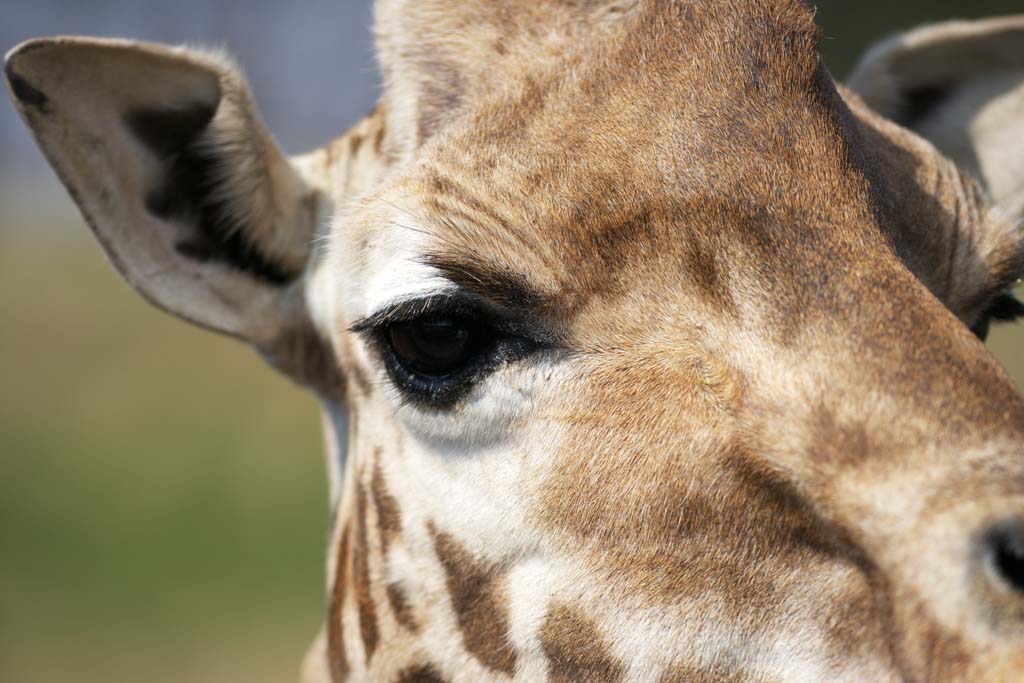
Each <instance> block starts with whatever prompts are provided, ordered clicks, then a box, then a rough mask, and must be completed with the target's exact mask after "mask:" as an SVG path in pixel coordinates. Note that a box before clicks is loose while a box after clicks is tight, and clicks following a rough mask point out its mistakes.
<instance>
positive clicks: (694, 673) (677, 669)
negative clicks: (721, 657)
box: [658, 665, 748, 683]
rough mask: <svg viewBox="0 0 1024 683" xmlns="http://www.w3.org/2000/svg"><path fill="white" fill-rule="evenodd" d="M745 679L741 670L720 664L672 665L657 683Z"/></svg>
mask: <svg viewBox="0 0 1024 683" xmlns="http://www.w3.org/2000/svg"><path fill="white" fill-rule="evenodd" d="M747 680H748V679H747V676H746V675H745V674H743V673H742V672H740V671H737V670H730V669H727V668H725V667H724V666H721V665H716V666H712V667H711V668H707V669H695V668H693V667H691V666H674V667H672V668H670V669H669V670H668V671H666V672H665V673H663V674H662V675H661V678H659V679H658V683H745V681H747Z"/></svg>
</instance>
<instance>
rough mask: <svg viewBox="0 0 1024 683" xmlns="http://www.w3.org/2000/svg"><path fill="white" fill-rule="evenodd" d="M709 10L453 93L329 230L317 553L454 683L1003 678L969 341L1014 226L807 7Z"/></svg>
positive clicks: (981, 399) (981, 354)
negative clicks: (968, 240) (339, 471)
mask: <svg viewBox="0 0 1024 683" xmlns="http://www.w3.org/2000/svg"><path fill="white" fill-rule="evenodd" d="M707 14H714V13H713V12H711V11H710V10H707V11H705V12H704V13H702V12H701V11H699V10H693V12H692V13H691V14H690V15H687V16H682V15H674V14H672V12H670V11H665V12H662V13H653V12H652V16H649V17H643V16H641V17H639V18H636V19H635V20H634V21H633V22H632V23H627V25H626V26H625V28H623V29H622V31H621V32H620V33H618V34H614V35H612V36H611V37H609V38H608V39H607V43H603V44H602V45H601V46H600V47H599V48H596V49H594V50H592V51H590V52H587V53H586V54H584V55H579V56H577V57H576V61H574V62H573V69H572V70H571V72H568V73H567V72H566V71H564V70H563V71H557V72H547V71H544V70H538V71H537V72H536V73H531V74H530V76H529V77H528V78H525V79H523V81H521V82H519V83H516V84H515V85H513V86H510V87H508V88H506V89H505V90H504V91H502V92H501V93H500V94H499V95H496V96H492V97H483V98H481V100H480V101H479V102H478V103H476V104H474V106H472V107H467V109H466V110H465V112H464V113H463V114H462V115H461V116H460V117H457V118H456V119H455V121H454V122H453V123H452V124H450V126H449V127H448V128H446V129H444V130H443V131H442V132H440V133H438V134H436V135H435V136H433V137H432V138H430V139H429V140H427V141H425V142H424V143H423V144H422V146H421V147H419V148H417V149H416V151H415V153H414V155H413V160H412V161H410V162H409V163H408V164H407V165H406V166H405V167H404V168H402V169H401V170H399V171H396V172H395V173H394V174H393V175H392V176H390V177H389V179H388V180H387V181H386V182H384V183H382V185H381V186H380V187H379V188H378V189H377V190H376V191H375V192H374V193H372V194H371V195H370V196H368V197H366V198H364V199H363V200H361V201H360V202H359V203H358V205H357V206H355V207H354V208H352V209H351V210H350V211H349V212H347V213H346V214H345V218H344V221H343V222H340V223H338V224H337V225H336V228H335V233H334V235H333V237H332V239H333V243H332V247H331V249H330V257H329V258H328V260H327V261H326V263H325V265H324V268H325V269H327V270H328V271H329V272H331V273H332V275H331V277H329V278H327V279H326V281H327V282H328V283H329V285H328V286H329V287H330V292H329V293H328V294H325V295H324V298H326V299H331V300H333V301H337V302H340V303H339V305H338V306H337V308H336V309H334V310H333V311H332V315H333V318H332V319H331V320H330V321H325V322H324V324H323V325H322V328H323V329H329V330H331V335H332V338H333V340H334V346H335V348H336V349H337V351H338V358H339V363H340V365H341V367H343V368H346V369H347V371H348V374H349V379H350V381H349V382H348V385H347V386H348V391H349V392H350V403H351V405H352V408H353V413H352V420H353V426H352V428H351V431H350V435H351V439H350V441H349V448H350V451H349V458H350V463H351V464H350V468H349V471H348V476H347V481H348V486H349V487H350V488H349V494H350V495H349V498H351V499H352V500H355V501H358V502H357V504H356V511H355V516H354V518H355V519H363V520H367V519H368V520H370V521H369V524H370V525H371V531H369V532H363V531H357V532H354V533H355V535H356V536H359V535H360V534H362V535H363V540H362V542H361V543H359V542H355V541H345V543H344V545H346V546H347V545H348V544H349V543H352V544H353V545H352V546H351V547H352V548H353V550H352V551H351V552H354V553H357V554H359V553H362V554H367V553H368V554H370V555H371V557H373V558H374V559H373V560H372V561H371V564H373V565H374V567H373V568H367V569H366V571H367V572H368V576H369V578H367V579H366V580H365V581H364V583H365V584H366V585H367V586H369V585H372V584H373V583H374V579H376V580H377V581H380V582H383V583H386V584H387V585H389V586H391V587H392V588H393V589H394V590H397V591H399V592H400V594H401V595H403V596H408V597H407V598H405V599H403V600H402V601H401V604H402V607H403V610H408V612H407V613H406V612H401V613H402V614H409V615H415V616H413V617H410V619H411V621H412V622H413V623H415V624H416V628H417V629H426V630H431V629H437V630H436V631H435V634H436V633H448V634H449V636H450V637H451V638H453V639H455V640H456V641H461V643H462V645H463V647H464V648H465V650H466V653H467V654H468V655H469V659H470V661H472V666H474V667H479V668H478V669H473V668H467V669H465V670H466V671H474V670H475V671H476V672H477V674H476V675H479V676H494V675H500V674H512V673H516V672H518V673H519V674H520V675H524V672H529V671H544V670H546V671H547V672H548V673H549V674H550V675H552V676H553V677H554V680H562V679H560V678H559V673H558V672H559V671H560V669H559V667H564V668H565V671H564V672H563V673H564V675H565V679H564V680H576V679H578V678H579V676H580V675H581V674H580V671H592V672H594V671H596V672H599V675H598V674H596V673H595V674H594V676H595V678H594V680H624V679H625V678H630V677H632V676H641V677H643V676H654V677H655V678H657V677H658V676H661V677H662V678H661V680H744V681H745V680H776V679H777V680H801V681H802V680H807V681H811V680H850V681H853V680H909V679H906V678H905V677H907V676H923V677H927V678H928V679H929V680H964V681H967V680H991V681H1008V680H1011V678H1010V676H1011V675H1013V674H1011V673H1009V672H1012V671H1016V670H1018V667H1019V666H1020V665H1021V664H1022V663H1024V659H1022V653H1024V649H1022V641H1021V640H1020V637H1021V630H1020V628H1019V621H1018V617H1017V616H1015V615H1018V614H1020V613H1021V610H1022V609H1024V586H1022V585H1021V582H1020V568H1021V566H1022V563H1021V558H1020V550H1019V545H1018V544H1019V543H1021V541H1022V538H1021V536H1020V533H1019V531H1018V529H1019V528H1020V522H1019V520H1020V519H1024V517H1021V515H1024V495H1022V494H1024V490H1022V489H1021V481H1022V479H1021V475H1022V474H1024V469H1022V467H1024V459H1022V458H1021V456H1020V443H1021V435H1022V430H1024V405H1022V403H1021V401H1020V398H1019V397H1018V395H1017V393H1016V390H1015V389H1014V387H1013V386H1012V384H1011V383H1010V381H1009V380H1008V379H1007V378H1006V376H1005V374H1004V373H1003V372H1002V371H1001V370H1000V369H999V368H998V367H997V365H996V364H995V362H994V361H993V360H992V359H991V357H990V355H989V354H988V352H987V351H986V350H985V349H984V346H983V345H982V344H981V343H980V342H979V341H978V340H977V339H976V338H975V335H973V334H972V333H971V331H970V330H969V329H968V326H975V327H976V328H979V329H980V327H981V326H983V323H985V322H986V320H985V318H986V315H987V314H986V311H987V310H988V308H989V307H990V305H991V303H992V302H993V301H996V300H997V299H999V297H1000V296H1002V292H1004V291H1005V289H1006V288H1007V286H1008V285H1009V284H1010V283H1011V282H1012V281H1013V280H1014V279H1015V278H1016V277H1018V276H1019V275H1020V271H1019V266H1018V265H1017V264H1019V263H1020V262H1021V256H1022V254H1024V247H1022V244H1021V240H1020V237H1019V236H1018V234H1017V233H1016V232H1015V229H1014V227H1013V225H1012V223H1011V222H1010V221H1008V220H1007V219H1006V218H1005V217H1003V216H1002V215H1000V214H999V213H998V211H996V210H995V209H994V208H993V207H992V206H991V205H990V204H989V201H988V200H987V199H986V198H985V197H984V196H983V195H982V194H981V192H980V191H979V190H978V189H977V188H976V186H975V185H974V183H973V181H971V180H970V179H968V178H967V177H966V176H963V175H961V174H960V173H959V172H958V171H957V170H956V168H955V167H954V166H953V165H952V164H951V163H950V162H949V161H948V160H947V159H945V158H944V157H942V156H941V155H940V154H939V153H937V152H936V151H935V150H934V148H931V147H929V146H927V145H926V144H924V143H922V142H921V141H920V140H918V139H917V138H916V137H914V136H913V135H911V134H910V133H909V132H907V131H904V130H903V129H897V128H896V127H895V126H892V125H891V124H888V123H887V122H884V121H882V120H880V119H878V118H877V117H876V116H875V115H874V114H872V113H871V112H870V110H868V109H867V108H866V107H864V106H863V105H862V104H861V103H860V102H859V101H858V100H857V99H856V97H855V96H853V95H851V94H849V93H845V92H844V93H840V92H839V91H837V90H836V87H835V86H834V84H833V82H832V80H831V78H830V77H829V76H828V75H827V73H826V72H825V70H824V69H823V67H821V65H820V63H819V61H818V57H817V42H816V40H817V39H816V35H817V34H816V30H815V29H814V28H813V26H812V25H811V24H810V18H809V15H807V14H802V13H797V14H795V15H794V16H791V17H788V18H784V19H778V18H776V20H777V21H778V24H777V25H776V26H775V30H777V31H779V33H778V34H775V35H773V36H772V38H770V39H769V40H768V41H767V42H764V40H763V38H762V37H757V36H755V35H753V34H752V35H751V37H749V38H742V37H739V38H736V40H735V42H734V43H731V44H728V45H722V44H720V43H719V42H716V36H717V35H718V30H719V29H720V28H721V27H720V25H719V23H718V22H719V21H723V20H724V18H723V17H721V16H716V17H714V18H709V16H706V15H707ZM758 18H760V19H764V17H763V16H760V15H758V14H757V12H755V11H752V10H749V9H747V10H742V11H738V12H737V13H736V15H735V16H732V17H731V19H732V20H734V21H736V22H739V23H742V22H752V21H755V20H756V19H758ZM679 22H682V24H681V25H680V23H679ZM651 45H657V46H658V47H659V49H658V51H657V52H651V51H649V49H648V46H651ZM709 53H710V54H711V55H712V58H710V59H709V58H708V54H709ZM641 63H642V65H643V66H642V68H641V67H640V66H639V64H641ZM652 92H657V93H658V96H657V97H651V93H652ZM922 167H925V168H927V169H929V171H930V172H931V173H932V174H933V178H935V179H937V180H933V181H932V182H930V183H925V182H923V181H922V180H921V179H920V175H918V174H919V173H920V168H922ZM958 212H959V213H958ZM958 216H959V217H958ZM968 216H969V218H967V217H968ZM923 224H926V227H922V225H923ZM923 230H930V231H932V232H930V233H929V234H928V235H923V234H922V231H923ZM957 232H963V233H969V234H970V235H972V239H973V240H974V242H973V244H972V246H971V247H967V248H964V247H957V246H956V245H955V244H953V243H954V242H955V241H956V239H957V238H956V236H955V233H957ZM922 243H930V244H931V245H932V246H931V247H930V248H932V249H933V251H932V252H928V251H927V250H922V248H921V246H920V245H921V244H922ZM353 244H355V245H359V246H358V248H356V249H353ZM943 245H949V248H948V249H947V248H945V247H943ZM997 254H998V256H997ZM965 323H966V324H965ZM375 492H376V493H375ZM382 500H386V501H388V502H387V503H386V504H384V505H383V509H384V510H385V511H386V514H383V513H382V506H381V504H380V502H381V501H382ZM382 514H383V516H384V517H386V518H387V519H389V520H392V521H391V523H390V526H389V525H388V524H383V525H379V526H380V529H379V530H378V533H377V537H378V539H379V540H377V541H375V540H374V536H375V534H374V532H373V530H372V529H373V527H372V520H373V519H374V518H376V519H377V520H378V522H380V519H381V517H382ZM396 519H400V520H401V523H400V524H395V523H394V520H396ZM366 523H367V522H365V521H364V522H361V524H366ZM399 529H400V532H399V531H398V530H399ZM353 571H355V572H356V574H357V577H356V579H357V580H356V581H355V584H353V585H355V586H356V587H357V588H356V591H357V592H358V590H359V589H358V584H359V581H358V573H359V571H360V569H359V564H358V562H356V563H355V564H354V565H353ZM467 582H469V583H470V584H472V585H473V586H475V588H474V589H473V591H474V592H473V593H472V594H471V595H470V596H468V597H467V596H466V595H463V594H462V591H464V590H467V588H466V585H467ZM368 591H369V593H370V596H371V598H372V595H373V589H372V588H370V589H368ZM383 596H384V594H383V593H381V599H380V600H379V601H378V602H379V603H380V604H381V605H384V607H383V609H382V610H380V609H379V610H377V611H376V612H375V613H374V617H373V619H372V621H373V623H375V624H383V626H381V628H386V625H387V624H388V623H390V622H397V623H398V625H399V627H398V628H397V631H399V632H404V633H405V635H406V636H407V637H408V636H410V634H411V633H413V632H414V631H413V630H412V629H411V628H409V627H405V628H402V625H401V621H402V620H401V619H400V618H398V617H397V616H396V617H395V618H394V619H392V618H391V617H389V616H387V615H388V614H389V613H390V612H392V611H394V602H393V601H392V603H391V607H390V608H388V607H387V605H388V600H385V599H383ZM423 596H445V597H443V598H440V599H438V598H436V597H430V598H425V597H423ZM367 599H370V598H367ZM389 599H390V598H389ZM357 602H358V600H357ZM399 614H400V612H397V611H396V612H395V615H399ZM359 615H360V624H364V622H366V621H370V618H369V617H368V616H367V614H366V611H365V610H361V611H359ZM342 621H344V619H343V618H342ZM350 633H351V632H350ZM415 633H421V631H415ZM364 635H365V634H364ZM384 640H385V641H386V642H396V641H395V637H391V638H387V639H384ZM341 641H342V642H346V641H344V639H343V638H342V639H341ZM738 641H743V644H742V645H741V644H738ZM371 642H372V643H373V645H372V646H370V645H368V644H367V643H366V641H365V639H364V641H363V649H362V650H363V653H364V654H366V653H367V652H369V660H368V661H370V662H371V663H372V662H374V661H379V660H381V659H386V658H382V657H377V659H376V660H375V659H374V657H375V656H376V655H375V654H374V652H375V651H376V648H377V647H383V646H378V645H377V644H376V642H377V641H376V640H372V641H371ZM421 642H422V641H421ZM426 642H429V640H428V641H426ZM340 649H346V650H347V651H348V652H349V653H351V652H352V651H353V650H354V651H356V652H359V648H358V647H355V648H353V647H352V646H351V644H350V645H349V646H347V648H340V646H339V648H338V649H335V650H334V651H332V654H333V656H338V652H339V651H340ZM538 662H541V663H540V664H538ZM438 666H439V669H438V670H439V671H441V670H448V669H447V668H446V667H445V666H444V665H440V664H439V665H438ZM448 666H450V664H449V665H448ZM371 670H372V669H371ZM673 676H675V678H673ZM715 676H719V677H723V676H724V677H726V678H715ZM728 677H733V678H728ZM655 678H651V680H654V679H655ZM530 680H532V679H530Z"/></svg>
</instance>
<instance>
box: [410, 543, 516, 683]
mask: <svg viewBox="0 0 1024 683" xmlns="http://www.w3.org/2000/svg"><path fill="white" fill-rule="evenodd" d="M430 533H431V535H432V536H433V537H434V549H435V551H436V552H437V556H438V558H439V559H440V560H441V565H442V566H443V567H444V570H445V574H446V577H445V578H446V582H447V586H448V593H449V595H450V596H451V599H452V607H453V608H454V609H455V617H456V620H457V621H458V624H459V629H460V630H461V631H462V639H463V642H464V643H465V645H466V649H467V650H469V652H470V654H472V655H473V656H474V657H476V658H477V659H478V660H479V661H480V663H482V664H483V665H484V666H487V667H490V668H491V669H494V670H496V671H501V672H504V673H507V674H511V673H513V671H515V666H516V653H515V651H514V650H513V649H512V645H511V643H510V641H509V637H508V631H509V618H508V614H507V612H506V607H505V604H504V596H502V595H500V593H499V588H498V585H497V583H498V579H499V578H500V577H501V571H500V569H499V567H498V566H496V565H493V564H488V563H486V562H481V561H479V560H478V559H477V558H475V557H474V556H473V555H472V554H471V553H470V552H469V551H468V550H466V549H465V548H464V547H462V546H461V545H460V544H459V543H458V542H457V541H456V540H455V539H454V538H452V537H451V536H449V535H448V534H445V533H440V532H438V531H437V530H436V529H435V528H434V526H433V524H431V525H430Z"/></svg>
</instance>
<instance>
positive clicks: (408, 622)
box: [386, 581, 420, 633]
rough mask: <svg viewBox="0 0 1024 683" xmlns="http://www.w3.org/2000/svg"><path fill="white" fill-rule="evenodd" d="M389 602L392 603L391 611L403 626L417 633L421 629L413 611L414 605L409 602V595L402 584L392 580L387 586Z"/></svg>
mask: <svg viewBox="0 0 1024 683" xmlns="http://www.w3.org/2000/svg"><path fill="white" fill-rule="evenodd" d="M386 590H387V595H388V603H389V604H390V605H391V612H392V614H394V615H395V620H396V621H397V622H398V623H399V625H400V626H402V627H403V628H405V629H407V630H409V631H412V632H413V633H417V632H418V631H419V630H420V625H419V622H418V621H416V615H415V614H414V613H413V609H412V605H410V604H409V597H408V596H407V595H406V593H405V588H403V587H402V584H400V583H396V582H394V581H392V582H391V583H389V584H388V585H387V587H386Z"/></svg>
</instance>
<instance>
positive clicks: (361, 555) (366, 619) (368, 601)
mask: <svg viewBox="0 0 1024 683" xmlns="http://www.w3.org/2000/svg"><path fill="white" fill-rule="evenodd" d="M357 490H358V493H357V496H356V498H357V500H356V506H357V510H358V514H359V529H358V533H357V536H356V549H355V553H354V557H353V562H354V564H355V576H354V577H353V578H354V581H353V588H354V589H355V593H356V605H357V606H358V607H359V633H360V635H361V636H362V638H363V645H364V646H365V649H366V661H369V660H370V658H371V657H372V656H373V653H374V652H375V651H376V650H377V641H378V640H379V637H380V634H379V633H378V630H377V608H376V606H375V605H374V603H373V596H372V595H371V594H370V584H371V582H370V557H369V555H370V553H369V543H368V542H367V532H366V507H367V506H366V489H365V488H363V487H362V486H358V487H357Z"/></svg>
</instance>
